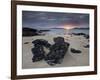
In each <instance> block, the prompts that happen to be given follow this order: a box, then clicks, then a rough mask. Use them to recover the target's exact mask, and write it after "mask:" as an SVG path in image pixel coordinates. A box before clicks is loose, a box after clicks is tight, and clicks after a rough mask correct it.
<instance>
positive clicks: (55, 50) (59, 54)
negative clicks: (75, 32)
mask: <svg viewBox="0 0 100 80" xmlns="http://www.w3.org/2000/svg"><path fill="white" fill-rule="evenodd" d="M54 42H55V44H53V45H52V46H51V47H50V52H49V53H48V54H47V55H46V57H45V61H46V62H47V63H48V64H49V65H51V66H53V65H55V64H61V62H62V60H63V58H64V56H65V54H66V52H67V51H68V48H69V43H67V42H64V38H62V37H57V38H54Z"/></svg>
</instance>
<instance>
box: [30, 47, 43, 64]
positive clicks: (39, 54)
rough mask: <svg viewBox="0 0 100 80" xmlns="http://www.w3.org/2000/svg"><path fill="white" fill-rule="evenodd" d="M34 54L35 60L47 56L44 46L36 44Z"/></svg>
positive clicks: (33, 49)
mask: <svg viewBox="0 0 100 80" xmlns="http://www.w3.org/2000/svg"><path fill="white" fill-rule="evenodd" d="M32 54H33V57H32V61H33V62H36V61H40V60H42V59H44V57H45V52H44V50H43V47H42V46H40V45H35V47H34V48H32Z"/></svg>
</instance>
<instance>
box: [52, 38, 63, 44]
mask: <svg viewBox="0 0 100 80" xmlns="http://www.w3.org/2000/svg"><path fill="white" fill-rule="evenodd" d="M53 40H54V42H55V43H62V42H64V38H63V37H57V38H54V39H53Z"/></svg>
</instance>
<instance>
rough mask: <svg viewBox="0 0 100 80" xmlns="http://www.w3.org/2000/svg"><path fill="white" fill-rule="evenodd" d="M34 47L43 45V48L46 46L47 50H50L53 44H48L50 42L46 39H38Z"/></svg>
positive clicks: (34, 42)
mask: <svg viewBox="0 0 100 80" xmlns="http://www.w3.org/2000/svg"><path fill="white" fill-rule="evenodd" d="M32 43H33V44H34V45H41V46H45V47H46V48H49V47H50V46H51V44H49V43H48V41H46V40H44V39H36V40H34V41H33V42H32Z"/></svg>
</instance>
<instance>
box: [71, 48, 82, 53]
mask: <svg viewBox="0 0 100 80" xmlns="http://www.w3.org/2000/svg"><path fill="white" fill-rule="evenodd" d="M70 50H71V52H72V53H81V51H80V50H76V49H74V48H71V49H70Z"/></svg>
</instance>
